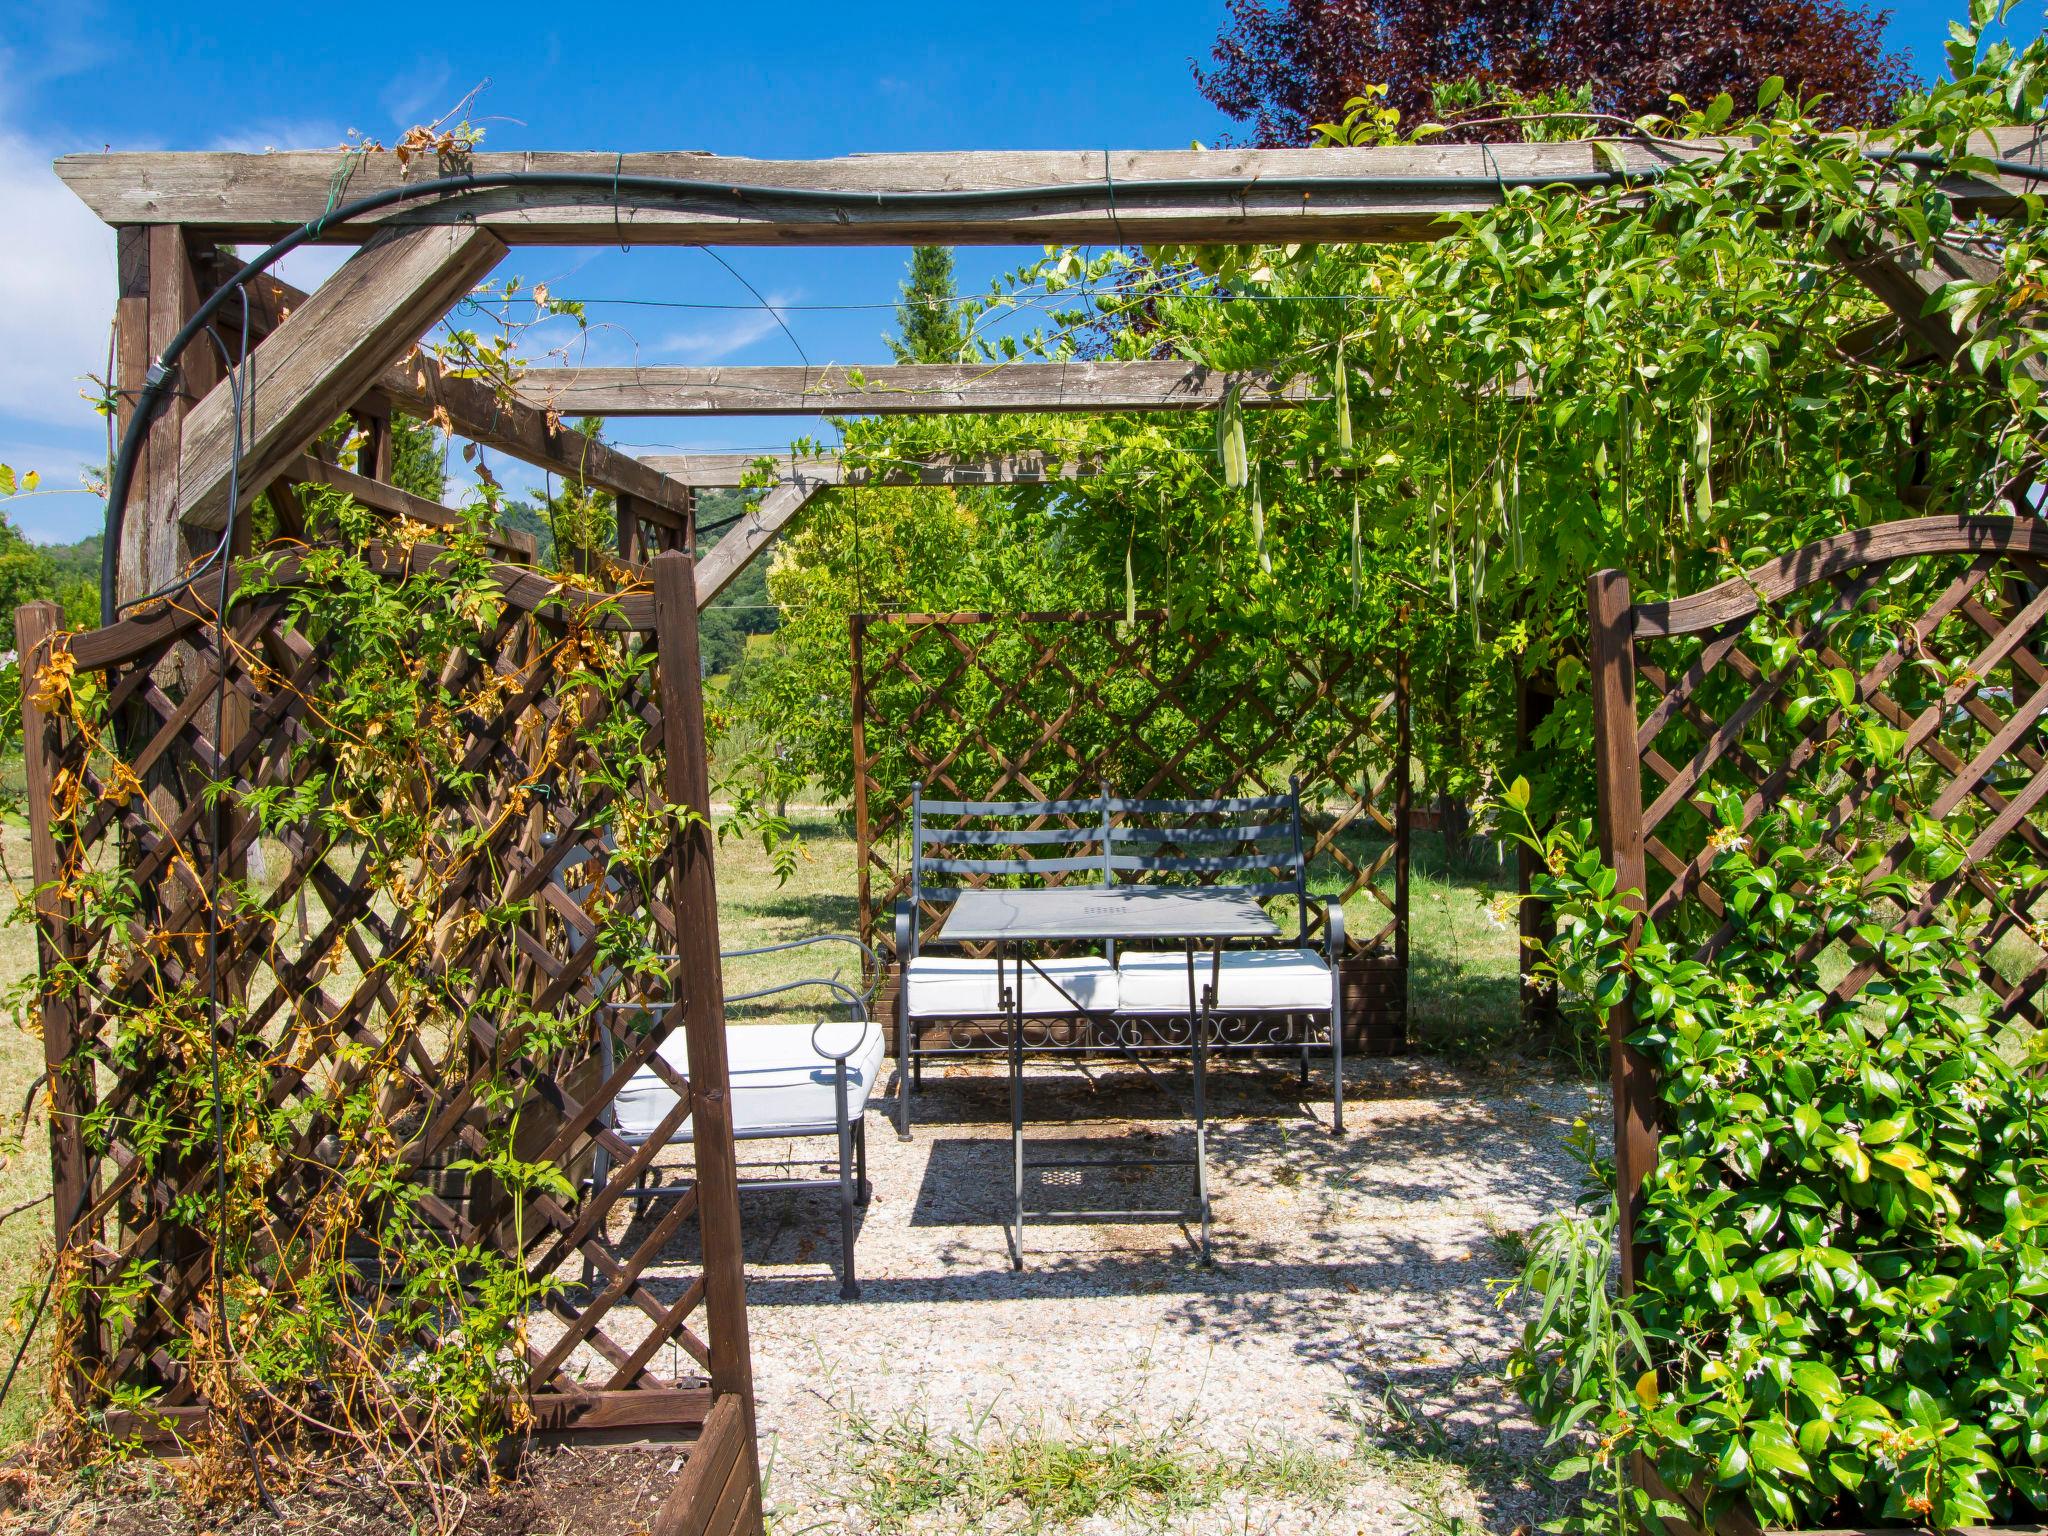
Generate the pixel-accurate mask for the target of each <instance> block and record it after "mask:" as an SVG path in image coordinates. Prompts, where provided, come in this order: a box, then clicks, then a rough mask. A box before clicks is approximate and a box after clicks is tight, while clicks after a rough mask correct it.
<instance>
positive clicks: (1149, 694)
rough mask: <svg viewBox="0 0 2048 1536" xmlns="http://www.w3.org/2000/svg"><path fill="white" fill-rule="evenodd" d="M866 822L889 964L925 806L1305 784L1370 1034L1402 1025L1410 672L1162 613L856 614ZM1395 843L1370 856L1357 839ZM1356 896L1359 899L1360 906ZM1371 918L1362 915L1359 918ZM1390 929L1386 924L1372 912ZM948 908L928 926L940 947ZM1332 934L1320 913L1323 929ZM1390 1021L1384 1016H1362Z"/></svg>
mask: <svg viewBox="0 0 2048 1536" xmlns="http://www.w3.org/2000/svg"><path fill="white" fill-rule="evenodd" d="M852 645H853V719H854V812H855V822H856V835H857V839H858V843H859V858H860V875H859V882H860V919H861V929H862V932H863V933H864V934H865V935H866V936H867V938H868V940H869V941H870V942H871V943H872V944H874V945H875V946H876V947H877V948H878V949H880V950H882V951H883V952H885V953H889V952H891V951H892V948H893V942H894V935H893V932H892V931H891V914H892V913H893V911H894V908H895V904H896V903H897V902H898V901H899V900H901V899H902V898H903V897H905V896H907V895H908V893H909V889H910V873H909V849H908V845H907V839H908V828H909V815H910V793H911V785H912V784H913V783H919V782H921V783H922V784H923V785H924V786H925V792H926V794H927V795H930V796H933V797H936V798H952V799H960V800H1003V799H1031V800H1040V799H1046V800H1056V799H1065V798H1069V797H1085V796H1088V795H1092V794H1095V793H1096V792H1097V791H1098V789H1099V787H1100V786H1101V785H1102V784H1104V783H1107V784H1109V785H1111V786H1112V787H1113V788H1114V789H1115V791H1116V793H1118V794H1120V795H1125V796H1130V797H1133V798H1203V797H1209V796H1219V795H1221V796H1236V795H1260V794H1272V793H1276V792H1284V791H1285V790H1286V788H1287V783H1288V779H1289V778H1290V776H1298V777H1299V778H1300V780H1301V785H1302V798H1303V803H1304V807H1305V809H1308V810H1310V811H1314V810H1316V809H1317V808H1318V807H1319V808H1320V809H1321V811H1322V813H1323V814H1321V815H1313V816H1310V817H1308V818H1306V819H1305V825H1304V831H1305V832H1306V833H1308V834H1310V838H1311V841H1310V844H1309V858H1310V870H1311V875H1312V877H1313V876H1314V875H1316V874H1317V873H1327V872H1328V871H1330V870H1332V869H1334V870H1335V871H1336V872H1337V874H1338V875H1339V877H1340V878H1341V885H1340V886H1339V888H1338V890H1337V891H1335V892H1331V893H1330V896H1331V899H1335V900H1342V901H1344V902H1346V903H1350V904H1351V905H1349V906H1347V909H1346V916H1347V919H1348V923H1349V926H1348V928H1347V931H1346V935H1345V943H1346V949H1347V951H1348V953H1349V955H1350V957H1351V962H1350V963H1351V964H1352V966H1353V973H1354V975H1355V976H1357V977H1358V978H1359V980H1358V983H1357V988H1356V990H1355V993H1354V995H1355V996H1356V997H1357V999H1358V1002H1359V1003H1360V1005H1361V1007H1360V1008H1347V1013H1348V1014H1350V1015H1351V1016H1352V1018H1353V1019H1354V1022H1361V1023H1364V1024H1365V1025H1366V1026H1367V1027H1368V1028H1369V1029H1372V1028H1381V1029H1392V1030H1396V1031H1398V1030H1399V1029H1401V1028H1404V1027H1405V1011H1406V1010H1405V1004H1406V987H1405V971H1406V967H1407V961H1408V923H1407V907H1408V857H1407V855H1408V809H1409V784H1408V760H1409V753H1408V706H1407V695H1406V674H1405V670H1404V668H1403V667H1402V665H1401V664H1400V662H1399V660H1398V659H1397V658H1395V659H1388V658H1374V657H1366V656H1354V655H1344V654H1330V655H1323V654H1319V653H1316V652H1313V651H1311V650H1308V649H1305V648H1296V647H1290V646H1288V645H1286V644H1285V643H1283V642H1279V641H1275V640H1273V639H1270V638H1260V639H1257V640H1234V639H1232V638H1230V637H1228V636H1224V635H1220V634H1209V635H1205V636H1201V637H1191V636H1189V635H1188V634H1187V633H1186V632H1185V631H1183V630H1178V629H1175V628H1173V627H1171V626H1170V625H1169V624H1168V623H1167V619H1166V615H1165V614H1164V613H1162V612H1160V611H1159V610H1156V609H1148V610H1142V611H1140V612H1139V613H1138V615H1137V616H1136V618H1135V620H1134V621H1131V622H1126V621H1125V616H1124V615H1123V614H1121V613H1091V612H1076V613H1024V614H1005V615H996V614H982V613H946V614H889V615H869V614H860V615H856V616H855V617H854V619H853V624H852ZM1359 832H1366V833H1371V834H1376V835H1377V836H1379V837H1381V838H1384V839H1385V841H1384V843H1382V844H1381V845H1380V846H1378V847H1377V848H1374V849H1372V850H1371V851H1370V852H1367V853H1364V854H1363V855H1362V856H1361V855H1360V854H1359V853H1358V851H1357V850H1356V845H1355V843H1354V844H1353V845H1352V846H1350V847H1347V846H1346V837H1347V834H1355V833H1359ZM1354 898H1357V899H1358V900H1356V901H1354ZM1361 904H1362V905H1363V906H1364V907H1365V911H1363V912H1360V911H1358V910H1354V909H1355V908H1356V907H1358V906H1360V905H1361ZM1375 913H1376V914H1377V917H1376V918H1375V917H1374V916H1373V915H1372V914H1375ZM943 917H944V911H943V909H941V908H937V907H932V908H928V909H927V910H926V911H925V912H924V913H922V914H921V921H922V922H923V923H924V924H925V932H926V934H927V935H929V934H930V933H932V932H934V931H936V927H937V924H938V923H939V922H940V921H942V920H943ZM1319 928H1320V919H1319V918H1312V920H1311V930H1310V931H1311V934H1313V933H1314V932H1315V931H1317V929H1319ZM1361 1011H1363V1012H1364V1013H1366V1014H1368V1015H1372V1014H1381V1015H1385V1018H1383V1019H1373V1018H1371V1017H1365V1018H1361V1017H1360V1014H1361Z"/></svg>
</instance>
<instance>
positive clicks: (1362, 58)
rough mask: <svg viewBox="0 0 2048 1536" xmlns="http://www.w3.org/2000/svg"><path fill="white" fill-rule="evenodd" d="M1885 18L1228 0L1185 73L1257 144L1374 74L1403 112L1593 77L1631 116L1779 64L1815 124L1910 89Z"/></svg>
mask: <svg viewBox="0 0 2048 1536" xmlns="http://www.w3.org/2000/svg"><path fill="white" fill-rule="evenodd" d="M1887 14H1888V13H1886V12H1883V11H1875V10H1871V9H1869V8H1867V7H1865V6H1862V5H1857V4H1853V3H1844V0H1230V20H1229V23H1228V24H1227V25H1226V26H1225V28H1224V30H1223V33H1222V35H1221V36H1219V37H1218V38H1217V40H1216V46H1215V47H1214V48H1213V49H1212V50H1211V54H1212V57H1213V58H1214V59H1215V61H1216V65H1215V67H1214V68H1213V69H1208V70H1204V69H1203V68H1202V67H1201V66H1200V65H1195V66H1194V73H1195V80H1196V83H1197V84H1198V85H1199V86H1200V87H1201V91H1202V94H1203V95H1204V96H1206V97H1208V98H1209V100H1210V101H1212V102H1213V103H1215V105H1216V106H1217V107H1218V108H1219V109H1220V110H1221V111H1223V112H1224V113H1226V114H1228V115H1229V116H1230V117H1233V118H1235V119H1236V120H1237V121H1239V122H1241V123H1246V124H1249V125H1250V127H1251V130H1252V134H1253V136H1254V138H1255V139H1256V140H1257V142H1259V143H1261V144H1275V145H1279V144H1308V143H1311V142H1312V141H1313V140H1314V139H1315V125H1316V124H1317V123H1324V122H1336V121H1338V120H1339V119H1340V118H1342V117H1343V115H1344V107H1345V103H1346V102H1348V101H1349V100H1350V99H1351V98H1352V97H1354V96H1357V95H1359V94H1360V93H1361V92H1363V91H1364V89H1365V88H1366V87H1367V86H1370V85H1385V86H1388V87H1389V88H1390V89H1389V91H1388V96H1387V104H1388V105H1389V106H1391V107H1393V108H1395V109H1397V110H1398V111H1399V112H1400V113H1401V115H1402V120H1403V122H1404V123H1410V124H1412V123H1413V122H1415V121H1418V120H1424V119H1427V118H1428V116H1429V115H1430V109H1431V105H1432V99H1431V88H1432V87H1433V86H1435V85H1438V84H1441V83H1443V82H1446V81H1454V80H1466V79H1470V80H1476V81H1478V82H1479V83H1480V84H1482V85H1487V84H1492V85H1498V86H1500V87H1502V88H1503V89H1504V90H1507V91H1511V92H1514V93H1518V94H1520V95H1524V96H1529V95H1535V94H1538V93H1541V92H1545V91H1553V90H1558V89H1562V88H1569V87H1573V86H1579V85H1590V86H1591V87H1592V98H1593V99H1592V105H1593V106H1594V108H1595V109H1597V110H1599V111H1603V112H1612V113H1615V114H1616V115H1618V116H1622V117H1630V118H1633V117H1639V116H1641V115H1643V114H1644V113H1649V112H1664V111H1668V110H1669V109H1670V98H1671V97H1672V95H1673V94H1674V93H1675V94H1678V95H1681V96H1684V97H1686V98H1687V99H1688V100H1689V101H1691V102H1692V103H1693V104H1694V105H1696V106H1697V105H1704V104H1705V103H1706V102H1707V101H1708V100H1710V99H1711V98H1713V97H1714V96H1716V95H1718V94H1719V93H1720V92H1722V91H1727V92H1729V93H1730V94H1732V95H1733V96H1734V97H1735V100H1736V102H1737V104H1738V106H1740V105H1747V104H1753V103H1754V102H1755V100H1756V92H1757V87H1758V86H1759V85H1761V84H1762V83H1763V82H1764V81H1765V80H1767V79H1769V78H1770V77H1771V76H1773V75H1781V76H1783V77H1784V79H1785V82H1786V84H1787V86H1788V87H1789V88H1790V89H1792V90H1794V91H1797V92H1800V93H1801V94H1803V95H1807V96H1811V95H1814V94H1817V93H1825V94H1826V95H1827V96H1828V98H1829V99H1828V101H1827V102H1826V104H1825V105H1823V106H1822V107H1821V108H1819V110H1818V112H1817V113H1816V116H1817V117H1818V118H1819V119H1820V120H1821V121H1823V122H1825V123H1831V124H1842V123H1882V122H1885V121H1888V120H1889V119H1890V117H1891V114H1892V110H1893V108H1894V106H1895V104H1896V103H1897V101H1898V99H1899V97H1900V95H1901V94H1902V93H1903V92H1905V91H1906V90H1908V89H1910V88H1911V86H1912V85H1913V76H1912V73H1911V71H1910V69H1909V67H1908V65H1907V62H1906V59H1905V57H1904V56H1903V55H1901V54H1897V53H1892V52H1889V51H1887V50H1886V48H1885V46H1884V22H1885V17H1886V15H1887ZM1495 136H1497V137H1509V136H1510V135H1508V134H1506V133H1502V132H1500V131H1499V130H1495Z"/></svg>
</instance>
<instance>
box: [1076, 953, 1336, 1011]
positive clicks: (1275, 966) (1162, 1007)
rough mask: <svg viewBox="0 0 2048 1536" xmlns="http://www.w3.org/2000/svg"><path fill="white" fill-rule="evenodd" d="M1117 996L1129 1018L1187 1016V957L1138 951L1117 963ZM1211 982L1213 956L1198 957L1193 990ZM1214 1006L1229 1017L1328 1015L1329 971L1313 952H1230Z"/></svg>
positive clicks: (1224, 956) (1321, 959)
mask: <svg viewBox="0 0 2048 1536" xmlns="http://www.w3.org/2000/svg"><path fill="white" fill-rule="evenodd" d="M1116 970H1117V992H1118V997H1119V1003H1120V1007H1121V1009H1122V1011H1123V1012H1125V1013H1178V1014H1185V1013H1186V1012H1187V1011H1188V961H1187V956H1186V955H1185V954H1176V953H1171V952H1169V953H1165V954H1154V953H1149V952H1140V953H1136V954H1126V955H1123V956H1122V957H1121V958H1119V959H1118V961H1117V967H1116ZM1208 981H1209V956H1208V955H1206V954H1202V953H1199V952H1198V953H1197V954H1196V956H1195V985H1196V986H1197V987H1202V986H1206V985H1207V984H1208ZM1216 1006H1217V1008H1218V1009H1219V1010H1221V1011H1222V1012H1225V1013H1233V1012H1235V1013H1306V1012H1310V1011H1317V1012H1328V1011H1329V1007H1330V967H1329V965H1328V964H1327V963H1326V962H1325V961H1324V959H1323V957H1322V956H1321V955H1319V954H1317V953H1316V952H1315V951H1314V950H1312V949H1227V950H1225V951H1224V952H1223V963H1222V968H1221V972H1220V974H1219V975H1218V977H1217V986H1216Z"/></svg>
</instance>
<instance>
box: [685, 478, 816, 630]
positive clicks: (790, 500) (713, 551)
mask: <svg viewBox="0 0 2048 1536" xmlns="http://www.w3.org/2000/svg"><path fill="white" fill-rule="evenodd" d="M826 488H827V483H826V482H825V481H822V480H804V479H797V480H787V481H784V482H783V483H782V484H781V485H778V486H774V487H772V488H771V489H770V490H769V492H768V494H767V495H765V496H763V497H762V498H761V500H760V501H759V502H758V503H757V504H756V505H755V506H754V507H752V508H750V509H749V510H748V512H747V513H746V515H745V516H744V517H742V518H741V519H740V520H739V522H737V523H736V524H734V525H733V527H732V528H731V529H730V530H729V531H728V532H727V533H726V535H725V537H724V538H722V539H720V540H719V541H718V542H717V543H716V544H715V545H713V546H712V547H711V548H710V549H709V550H707V551H705V554H704V558H703V559H701V560H699V561H698V562H697V607H698V609H699V611H702V610H703V609H705V608H708V607H709V606H710V605H711V600H712V599H713V598H715V597H717V596H718V594H719V593H721V592H723V591H724V590H725V589H726V588H727V587H729V586H731V585H732V584H733V582H734V581H736V580H737V579H738V578H739V574H740V572H741V571H743V570H745V569H746V568H747V565H748V563H749V562H750V561H752V560H753V558H754V556H756V555H758V554H759V553H761V551H762V550H764V549H766V548H767V547H768V545H769V544H770V543H771V542H772V541H773V540H774V538H775V536H776V535H777V534H778V533H780V532H782V530H783V529H784V528H786V527H788V526H789V522H790V519H792V518H793V517H795V516H796V515H797V513H799V512H801V511H803V509H804V508H805V507H806V506H807V505H808V504H809V503H810V500H811V498H812V497H813V496H815V495H817V494H818V493H819V492H820V491H822V490H825V489H826Z"/></svg>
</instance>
